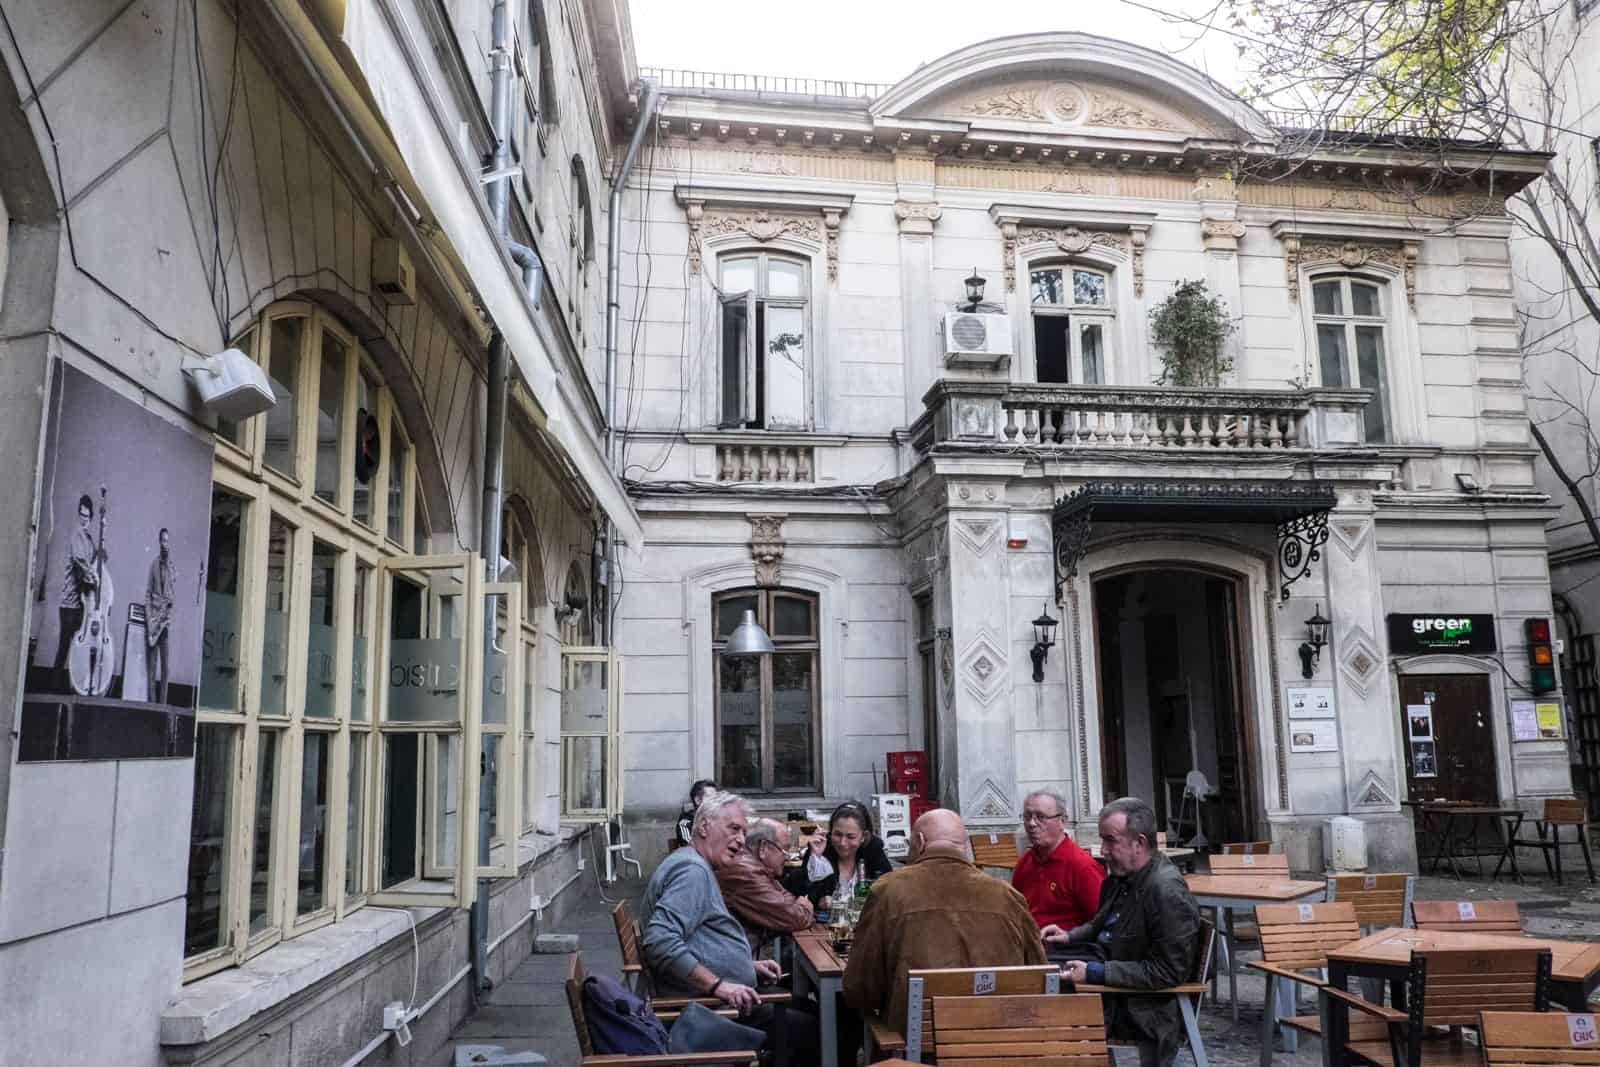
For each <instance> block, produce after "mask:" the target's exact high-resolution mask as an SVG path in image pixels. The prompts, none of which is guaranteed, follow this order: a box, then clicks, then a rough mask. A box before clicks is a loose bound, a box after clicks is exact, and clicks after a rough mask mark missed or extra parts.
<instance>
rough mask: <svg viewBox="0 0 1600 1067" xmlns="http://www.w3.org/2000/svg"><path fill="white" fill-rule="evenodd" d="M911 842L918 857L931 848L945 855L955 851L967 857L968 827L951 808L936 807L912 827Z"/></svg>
mask: <svg viewBox="0 0 1600 1067" xmlns="http://www.w3.org/2000/svg"><path fill="white" fill-rule="evenodd" d="M911 843H912V847H913V848H915V849H916V853H917V856H918V857H921V856H923V855H924V854H926V853H927V852H928V851H929V850H937V851H939V852H941V853H944V854H945V855H949V854H951V853H954V854H955V855H958V856H961V857H963V858H965V856H966V854H967V827H966V824H965V823H963V822H962V821H961V816H960V815H958V814H956V813H955V812H953V811H951V810H950V809H949V808H934V809H933V810H932V811H930V812H927V813H925V814H924V815H923V816H922V817H921V818H920V819H918V820H917V821H916V823H915V824H914V825H913V826H912V827H911Z"/></svg>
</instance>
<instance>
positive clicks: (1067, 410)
mask: <svg viewBox="0 0 1600 1067" xmlns="http://www.w3.org/2000/svg"><path fill="white" fill-rule="evenodd" d="M1371 398H1372V392H1371V390H1367V389H1239V388H1222V389H1200V388H1190V387H1178V386H1131V385H1128V386H1122V385H1039V384H1029V383H1007V382H964V381H950V380H943V381H939V382H935V383H934V385H933V388H931V389H929V390H928V392H927V394H926V395H925V396H924V397H923V406H924V411H923V414H922V416H921V417H920V418H919V419H918V420H917V422H916V423H915V425H913V426H912V428H911V442H912V445H913V447H915V448H916V449H917V450H918V451H919V452H926V451H928V450H929V449H931V448H934V447H936V446H946V445H955V446H971V447H976V448H983V447H985V446H989V447H993V448H996V449H1000V450H1004V449H1014V448H1018V447H1024V448H1037V449H1044V450H1056V451H1063V452H1070V451H1076V450H1085V451H1089V450H1096V449H1104V450H1112V451H1119V452H1125V451H1129V450H1136V451H1145V450H1148V451H1151V452H1181V453H1218V452H1263V453H1264V452H1273V451H1303V452H1310V451H1316V450H1322V449H1337V448H1350V447H1359V446H1363V445H1364V444H1365V441H1364V440H1363V435H1362V419H1361V411H1362V409H1363V408H1364V407H1365V406H1366V404H1367V402H1368V401H1369V400H1370V399H1371Z"/></svg>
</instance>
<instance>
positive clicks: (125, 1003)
mask: <svg viewBox="0 0 1600 1067" xmlns="http://www.w3.org/2000/svg"><path fill="white" fill-rule="evenodd" d="M0 17H3V19H4V28H5V30H6V32H5V33H4V34H0V42H4V43H3V44H0V205H3V209H0V237H3V241H0V246H3V247H0V253H3V254H0V279H3V283H0V284H3V295H0V301H3V303H0V366H3V367H4V371H3V374H0V377H3V384H0V441H3V447H4V449H5V453H6V455H7V457H8V462H7V463H6V464H5V465H4V467H5V469H4V473H3V474H0V494H3V496H4V498H5V500H6V501H7V508H6V515H7V516H8V518H9V520H10V521H9V524H8V536H7V537H6V538H5V547H4V549H3V550H0V585H3V586H4V588H5V589H6V590H7V594H6V596H4V597H3V598H0V827H3V833H4V837H3V839H0V857H3V860H0V992H3V994H4V996H5V999H6V1002H7V1008H6V1010H5V1013H4V1014H5V1023H4V1025H3V1026H0V1062H6V1063H25V1062H29V1061H32V1060H36V1059H38V1058H40V1057H41V1056H49V1057H51V1058H56V1059H61V1060H64V1061H74V1062H77V1061H82V1062H106V1061H111V1060H115V1061H118V1062H123V1063H129V1064H152V1065H153V1064H159V1063H164V1062H171V1063H177V1062H182V1063H189V1062H228V1063H262V1064H268V1063H270V1064H284V1063H291V1062H293V1063H299V1064H314V1063H341V1062H344V1061H345V1060H347V1059H348V1058H350V1057H351V1056H354V1055H357V1054H358V1053H363V1050H365V1051H366V1052H370V1053H371V1056H370V1059H369V1060H368V1062H374V1063H377V1062H385V1063H409V1062H416V1063H434V1062H442V1061H443V1060H444V1059H448V1056H449V1054H448V1051H447V1050H446V1049H445V1047H444V1046H445V1044H446V1042H447V1038H448V1035H449V1033H450V1030H451V1029H452V1027H453V1026H454V1025H455V1023H456V1022H458V1021H459V1020H460V1019H461V1018H462V1016H463V1015H464V1014H465V1012H466V1011H467V1008H468V1004H469V1002H470V999H471V997H470V988H471V986H472V981H471V980H469V977H481V978H483V979H494V978H498V977H499V976H501V975H502V974H503V973H504V972H506V971H507V970H509V969H510V968H511V967H512V966H514V963H508V961H513V960H518V959H520V958H521V957H522V956H524V955H526V954H527V953H528V952H529V951H531V947H532V939H533V936H534V934H535V933H536V932H539V931H543V930H548V929H549V928H550V926H551V925H552V924H553V923H554V922H557V921H559V917H560V912H561V910H562V909H563V908H565V907H566V906H567V903H568V902H569V901H570V900H571V899H572V898H573V897H575V896H576V894H577V892H578V891H581V887H582V883H577V882H575V875H576V872H577V871H578V870H579V869H580V867H581V858H582V855H583V853H582V852H580V851H579V849H580V848H582V846H583V842H584V840H585V838H584V837H582V836H581V835H580V830H581V828H582V819H583V818H594V817H596V816H595V814H594V812H595V811H596V810H598V811H599V813H600V814H601V815H603V813H604V810H605V800H606V798H605V797H604V796H598V797H596V796H591V794H596V793H597V787H598V786H603V782H601V781H599V780H600V779H603V773H602V772H603V768H604V766H605V765H606V764H605V762H604V760H605V757H604V752H603V749H604V748H605V746H607V745H609V744H610V743H611V742H610V741H609V738H608V737H607V736H606V730H605V722H606V718H605V698H606V697H607V692H606V691H605V690H597V689H596V688H595V687H594V686H588V687H587V689H588V692H587V693H583V694H579V697H580V698H592V697H595V696H596V695H598V697H599V698H601V699H600V702H599V707H600V724H601V728H600V731H599V734H600V737H599V738H598V740H593V739H591V740H588V741H580V742H577V743H575V744H574V743H569V744H568V745H567V746H565V749H564V746H563V744H562V741H561V738H562V733H563V725H564V719H563V716H562V713H561V709H562V703H563V700H564V699H566V698H567V697H568V696H569V695H571V694H572V693H573V692H574V691H575V689H576V688H578V687H583V686H584V684H585V679H586V678H587V677H588V676H589V675H592V674H594V673H595V671H596V670H597V669H601V670H603V669H604V660H605V659H606V656H605V654H604V653H603V652H594V651H590V652H587V653H583V654H578V655H577V656H576V657H575V655H574V654H573V653H572V649H574V648H578V647H582V648H588V649H593V648H594V646H596V645H598V644H599V643H600V641H601V640H602V639H603V636H604V635H603V628H604V618H603V616H602V615H601V614H600V610H601V609H603V606H604V603H605V597H604V590H603V589H602V588H600V587H599V586H598V578H599V576H600V573H601V571H602V570H603V568H601V567H599V566H598V563H597V561H601V560H603V559H604V551H603V542H604V536H603V535H602V533H601V531H603V530H610V531H612V534H613V535H614V536H615V537H617V538H618V539H619V540H620V541H622V542H624V543H626V542H628V541H630V540H632V541H635V542H636V541H637V540H638V529H639V528H638V521H637V518H636V516H635V514H634V512H633V510H632V508H631V505H630V504H629V503H628V500H627V497H626V494H625V491H624V489H623V486H622V484H621V482H620V481H619V480H618V479H617V478H616V477H615V476H614V475H613V474H612V473H611V471H610V468H609V465H608V463H607V462H606V457H605V450H604V444H603V441H604V418H603V410H602V404H601V397H602V395H603V381H604V360H603V358H602V351H601V344H602V342H601V336H602V330H601V328H600V325H601V322H602V314H601V304H602V300H601V293H602V292H603V288H604V278H605V257H604V250H603V247H602V243H601V239H602V238H603V236H604V224H603V219H602V214H601V212H602V210H603V207H604V205H605V203H606V199H607V186H606V184H605V183H606V180H607V176H608V174H609V173H610V171H611V168H612V166H613V159H612V157H613V153H614V149H615V147H616V145H617V144H618V143H619V140H620V142H621V143H623V144H625V143H626V140H625V130H624V129H623V128H622V127H623V126H624V125H625V124H626V123H627V122H628V121H630V120H631V116H632V114H633V112H634V108H635V105H634V102H633V101H632V100H631V99H630V97H629V95H628V91H627V90H628V87H629V85H630V83H631V82H632V81H633V80H634V79H635V78H636V73H635V72H634V71H633V60H632V57H631V47H632V44H631V40H630V38H629V30H628V25H627V22H626V19H625V15H624V14H623V13H622V12H621V11H620V9H619V8H618V7H617V6H615V5H612V4H606V3H592V4H591V3H584V2H576V0H575V2H567V3H563V2H559V0H533V2H521V3H514V4H501V5H495V4H491V3H487V2H483V3H459V2H458V3H450V4H436V3H431V2H428V3H412V2H408V0H396V2H390V0H357V2H350V3H305V4H302V3H298V2H293V0H291V2H282V3H280V2H276V0H273V2H265V3H250V4H234V3H228V2H210V0H199V2H196V3H183V4H179V3H172V2H164V3H148V4H134V5H127V4H111V3H85V4H71V5H45V6H42V7H41V6H37V5H34V6H29V5H17V4H7V5H5V6H4V9H3V10H0ZM497 28H498V31H499V32H497ZM497 68H498V69H505V70H508V71H509V78H508V79H507V80H506V84H507V86H508V88H509V90H510V97H509V99H510V101H511V108H510V114H509V117H508V131H509V132H508V142H507V143H506V145H505V148H506V150H507V151H508V152H509V154H510V157H511V161H510V164H509V166H507V167H503V168H499V173H498V175H497V176H496V177H494V178H491V179H490V180H489V181H487V182H486V181H485V180H484V178H483V177H482V175H483V174H484V172H485V171H491V172H493V171H495V170H496V168H493V167H491V166H489V165H488V164H487V160H488V159H489V158H490V157H491V156H492V155H493V153H494V149H495V141H496V137H495V129H494V126H493V121H492V120H493V117H494V116H495V115H496V113H497V111H496V108H495V107H494V106H493V101H492V100H491V96H490V88H491V85H492V84H494V79H493V71H494V69H497ZM494 181H500V182H502V183H504V184H502V186H501V187H502V188H509V204H508V209H507V215H508V232H506V231H502V229H501V226H500V225H499V224H498V223H497V221H496V217H495V213H494V211H493V210H492V205H491V202H490V201H491V197H490V196H489V195H488V190H489V189H491V188H492V187H493V182H494ZM597 234H598V236H597ZM507 237H509V238H510V241H511V243H508V242H507V241H506V238H507ZM228 348H233V349H237V350H238V351H239V352H240V353H242V355H241V356H240V357H238V358H240V359H242V360H244V361H245V362H246V363H249V364H253V365H255V366H256V367H258V368H260V371H261V372H263V373H264V374H265V377H266V380H267V382H268V385H269V388H270V390H271V393H272V396H273V398H274V399H275V403H274V404H273V405H272V407H271V410H270V411H269V412H267V413H265V414H258V415H255V416H254V417H250V418H242V417H235V418H226V417H219V416H218V414H217V413H216V411H215V410H213V409H211V408H209V407H208V401H206V400H205V399H204V398H203V397H202V395H201V393H200V385H199V383H200V382H202V381H205V382H209V381H210V380H211V377H212V375H213V371H214V370H215V369H217V368H218V367H222V366H225V365H224V364H219V363H217V362H215V361H210V357H212V356H214V355H215V354H217V353H221V352H222V351H223V350H224V349H228ZM497 350H499V351H505V352H508V354H509V363H510V372H509V373H510V378H511V382H510V386H509V392H508V400H507V402H506V403H505V404H504V406H503V407H500V408H499V410H500V411H503V412H504V417H505V423H506V429H505V444H504V448H503V452H502V453H501V458H500V460H499V462H498V463H496V462H494V461H493V460H492V459H488V458H486V449H488V448H489V447H490V446H489V445H488V444H487V443H486V442H488V441H489V440H490V439H491V438H492V436H493V435H492V434H491V433H490V429H491V426H490V424H491V422H492V421H493V420H494V419H495V417H496V412H497V405H495V404H494V403H493V402H492V397H493V395H494V389H493V385H492V381H491V367H492V366H493V365H494V364H495V362H496V356H495V353H496V351H497ZM235 414H236V415H237V414H238V413H237V412H236V413H235ZM495 468H498V469H500V470H502V471H503V482H502V489H501V490H500V491H498V492H486V488H485V487H486V482H487V483H491V484H492V482H493V481H494V479H493V478H492V477H491V476H492V475H493V473H494V469H495ZM80 498H81V499H80ZM486 499H487V502H486ZM485 515H488V516H490V517H493V516H497V515H498V516H499V517H500V519H501V523H502V526H503V536H502V537H501V538H500V546H499V547H500V551H499V553H498V554H499V555H501V556H503V557H504V558H505V560H506V561H507V562H509V563H511V564H512V565H513V566H514V567H515V570H514V571H505V572H502V573H501V574H500V575H499V577H500V578H501V579H502V582H501V584H500V585H499V586H498V587H496V588H494V589H493V590H490V589H486V587H485V586H484V584H483V583H484V581H485V576H484V574H483V570H482V566H481V564H480V563H479V562H478V560H479V558H480V556H481V555H483V554H484V553H482V550H481V549H482V543H483V540H484V530H483V527H484V525H485V523H486V522H487V521H488V520H487V519H486V518H485ZM75 516H76V522H75V521H74V520H75ZM75 526H76V527H78V528H75ZM597 544H599V545H601V546H602V547H601V549H599V550H597ZM102 549H103V551H102ZM113 588H114V589H115V598H114V599H113V594H112V590H113ZM476 595H482V596H483V598H484V601H483V603H482V604H481V605H480V604H478V603H476V602H475V596H476ZM480 608H482V609H483V610H479V609H480ZM486 617H487V619H489V620H493V622H494V632H493V633H492V635H491V636H490V638H489V639H488V642H486V640H485V635H484V633H483V630H484V629H485V621H484V620H485V619H486ZM486 643H488V644H489V648H488V649H487V652H486V653H485V654H486V655H487V657H488V662H489V665H490V669H489V671H488V672H487V673H488V677H487V679H485V678H484V677H483V672H480V671H479V670H478V669H477V668H476V666H475V664H477V663H479V662H482V661H481V660H480V659H479V653H480V650H483V649H484V646H485V644H486ZM80 648H82V649H84V651H82V653H81V662H80ZM58 649H59V650H60V651H59V652H58V651H57V650H58ZM577 703H579V704H580V705H582V706H583V707H585V708H588V707H591V706H593V705H594V704H595V701H594V700H593V699H587V701H585V699H579V700H578V701H577ZM579 717H580V718H581V717H582V716H579ZM579 725H580V726H581V725H582V724H579ZM568 732H569V733H570V732H572V731H570V730H569V731H568ZM479 744H481V745H482V747H483V749H484V752H485V759H484V760H483V762H482V763H481V765H480V762H479V760H477V759H476V758H464V753H468V752H471V751H472V749H473V748H474V747H475V746H477V745H479ZM564 750H565V751H566V752H567V756H566V758H565V759H564V758H563V752H564ZM480 766H481V768H482V771H483V773H484V774H485V775H486V776H488V777H489V779H490V781H489V782H488V784H487V785H486V786H485V788H484V789H483V792H482V794H481V799H482V801H483V806H486V807H487V808H489V809H490V821H489V823H488V828H487V832H488V836H489V838H490V844H491V847H490V849H489V852H488V864H487V866H476V865H475V864H474V862H473V860H474V858H475V851H476V850H475V849H474V848H473V842H474V838H475V836H476V830H477V825H478V820H477V819H476V817H475V814H474V813H475V812H476V811H477V810H478V808H479V801H480V793H479V792H478V789H477V783H478V781H479V769H480ZM564 772H565V773H567V774H568V778H567V781H568V783H569V786H570V788H568V789H563V788H562V782H563V773H564ZM580 809H586V811H585V810H580ZM586 812H587V813H586ZM574 815H576V816H577V818H576V819H574V818H572V816H574ZM475 875H479V876H482V877H483V880H482V881H479V880H478V878H476V877H474V876H475ZM574 885H577V886H578V887H579V888H578V889H577V890H571V889H570V887H572V886H574ZM474 896H476V898H477V899H478V900H480V901H486V902H487V906H486V909H485V913H484V920H485V921H484V922H483V923H482V924H479V925H477V927H476V929H474V924H473V923H470V922H469V919H468V911H467V910H465V905H466V904H467V903H468V901H469V900H470V899H472V898H473V897H474ZM474 938H476V939H478V940H481V942H482V943H483V952H482V956H481V958H480V959H479V960H477V961H475V962H476V966H475V967H470V966H469V962H472V961H473V957H474V953H473V952H472V950H471V945H472V941H473V940H474ZM473 970H476V971H477V975H476V976H473V975H471V972H472V971H473ZM392 1001H398V1002H400V1003H402V1004H403V1005H405V1006H407V1007H409V1008H411V1009H414V1011H415V1015H414V1016H413V1017H412V1019H411V1022H410V1026H411V1032H412V1041H411V1043H410V1045H409V1046H406V1047H401V1046H400V1045H399V1044H398V1043H397V1042H395V1041H394V1040H393V1039H392V1036H391V1035H389V1034H388V1033H387V1032H386V1031H385V1030H384V1028H383V1020H384V1006H385V1004H387V1003H389V1002H392ZM44 1050H49V1051H48V1052H46V1051H44Z"/></svg>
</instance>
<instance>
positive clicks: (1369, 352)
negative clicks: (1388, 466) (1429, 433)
mask: <svg viewBox="0 0 1600 1067" xmlns="http://www.w3.org/2000/svg"><path fill="white" fill-rule="evenodd" d="M1356 369H1357V370H1359V371H1360V372H1361V388H1363V389H1371V390H1372V391H1373V397H1372V400H1371V401H1370V402H1368V404H1367V406H1366V409H1365V411H1364V412H1363V420H1364V421H1365V423H1366V429H1367V440H1368V441H1385V440H1388V437H1387V436H1386V435H1387V433H1388V426H1387V420H1386V419H1385V418H1384V407H1385V404H1384V388H1383V329H1382V327H1378V326H1357V327H1356Z"/></svg>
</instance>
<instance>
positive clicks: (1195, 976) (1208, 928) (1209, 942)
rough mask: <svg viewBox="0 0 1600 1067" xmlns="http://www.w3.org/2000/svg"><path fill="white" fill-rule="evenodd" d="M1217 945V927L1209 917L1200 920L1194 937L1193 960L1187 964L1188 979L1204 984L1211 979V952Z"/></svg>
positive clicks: (1212, 960)
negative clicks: (1198, 928)
mask: <svg viewBox="0 0 1600 1067" xmlns="http://www.w3.org/2000/svg"><path fill="white" fill-rule="evenodd" d="M1216 947H1217V927H1216V924H1215V923H1213V922H1212V921H1211V920H1210V919H1206V918H1202V919H1201V920H1200V930H1199V932H1198V934H1197V935H1196V939H1195V950H1194V962H1193V963H1192V964H1190V966H1189V981H1190V982H1198V983H1199V984H1200V985H1205V984H1206V983H1207V982H1209V981H1210V980H1211V964H1212V963H1213V962H1214V958H1213V953H1214V952H1215V950H1216Z"/></svg>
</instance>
